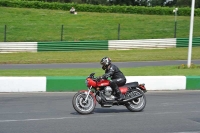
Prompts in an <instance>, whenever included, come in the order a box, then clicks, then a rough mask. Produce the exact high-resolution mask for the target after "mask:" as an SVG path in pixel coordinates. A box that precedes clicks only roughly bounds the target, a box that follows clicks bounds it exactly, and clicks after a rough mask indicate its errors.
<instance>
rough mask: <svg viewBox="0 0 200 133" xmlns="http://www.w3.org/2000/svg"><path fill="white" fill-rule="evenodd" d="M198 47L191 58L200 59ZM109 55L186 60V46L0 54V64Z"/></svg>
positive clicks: (75, 60)
mask: <svg viewBox="0 0 200 133" xmlns="http://www.w3.org/2000/svg"><path fill="white" fill-rule="evenodd" d="M199 51H200V47H193V49H192V59H200V52H199ZM104 56H109V57H110V58H111V59H112V61H113V62H128V61H159V60H187V57H188V48H169V49H133V50H114V51H108V50H101V51H70V52H69V51H68V52H38V53H4V54H0V64H41V63H83V62H99V61H100V59H101V58H103V57H104Z"/></svg>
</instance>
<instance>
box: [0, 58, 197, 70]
mask: <svg viewBox="0 0 200 133" xmlns="http://www.w3.org/2000/svg"><path fill="white" fill-rule="evenodd" d="M113 63H114V64H116V65H117V66H118V67H120V68H130V67H142V66H167V65H181V64H187V60H175V61H137V62H113ZM191 63H194V64H200V60H192V61H191ZM99 67H101V66H100V64H99V63H59V64H0V69H53V68H62V69H63V68H99Z"/></svg>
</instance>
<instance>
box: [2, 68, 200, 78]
mask: <svg viewBox="0 0 200 133" xmlns="http://www.w3.org/2000/svg"><path fill="white" fill-rule="evenodd" d="M120 69H121V71H122V72H123V73H124V74H125V75H126V76H167V75H168V76H171V75H179V76H200V68H196V69H178V66H154V67H152V66H151V67H136V68H120ZM92 72H95V73H96V74H95V75H96V76H100V75H102V74H103V73H104V71H103V70H102V69H101V68H87V69H86V68H84V69H31V70H29V69H27V70H0V76H88V75H89V74H90V73H92Z"/></svg>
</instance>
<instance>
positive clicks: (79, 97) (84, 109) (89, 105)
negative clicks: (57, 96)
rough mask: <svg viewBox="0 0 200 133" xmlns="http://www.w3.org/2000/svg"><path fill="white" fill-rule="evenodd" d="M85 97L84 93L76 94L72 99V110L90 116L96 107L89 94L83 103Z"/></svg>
mask: <svg viewBox="0 0 200 133" xmlns="http://www.w3.org/2000/svg"><path fill="white" fill-rule="evenodd" d="M86 96H87V94H86V93H85V92H78V93H76V94H75V95H74V97H73V99H72V105H73V107H74V109H75V110H76V111H77V112H78V113H80V114H90V113H91V112H92V111H93V110H94V108H95V106H96V104H95V99H94V97H93V96H92V95H91V94H89V95H88V99H87V101H86V102H85V98H86Z"/></svg>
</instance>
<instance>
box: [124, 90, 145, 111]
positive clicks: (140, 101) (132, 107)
mask: <svg viewBox="0 0 200 133" xmlns="http://www.w3.org/2000/svg"><path fill="white" fill-rule="evenodd" d="M134 91H137V92H139V93H140V94H142V97H139V98H137V99H134V100H132V101H130V102H128V103H127V104H126V105H125V106H126V108H127V109H128V110H129V111H131V112H140V111H142V110H143V109H144V108H145V106H146V96H145V95H144V92H143V91H141V90H137V89H136V90H134Z"/></svg>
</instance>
